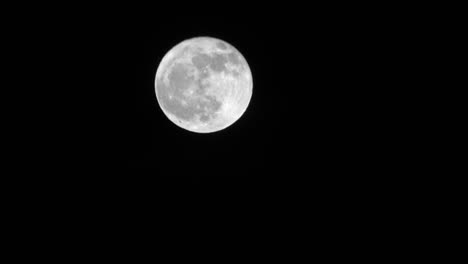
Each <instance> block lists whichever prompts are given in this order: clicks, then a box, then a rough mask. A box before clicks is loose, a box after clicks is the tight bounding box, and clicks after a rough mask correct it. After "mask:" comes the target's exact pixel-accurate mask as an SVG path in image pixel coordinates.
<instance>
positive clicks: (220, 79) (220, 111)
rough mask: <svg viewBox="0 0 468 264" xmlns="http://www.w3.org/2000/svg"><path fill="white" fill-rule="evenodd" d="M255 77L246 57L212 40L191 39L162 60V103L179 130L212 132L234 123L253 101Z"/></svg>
mask: <svg viewBox="0 0 468 264" xmlns="http://www.w3.org/2000/svg"><path fill="white" fill-rule="evenodd" d="M252 89H253V82H252V74H251V71H250V68H249V66H248V64H247V61H246V60H245V58H244V57H243V56H242V54H241V53H240V52H239V51H238V50H237V49H236V48H234V47H233V46H232V45H230V44H229V43H227V42H225V41H223V40H220V39H216V38H211V37H197V38H191V39H187V40H185V41H182V42H181V43H179V44H177V45H176V46H174V47H173V48H172V49H171V50H169V52H167V54H166V55H165V56H164V57H163V59H162V60H161V62H160V64H159V66H158V69H157V72H156V79H155V90H156V98H157V100H158V104H159V106H160V108H161V109H162V111H163V112H164V114H165V115H166V116H167V118H168V119H169V120H170V121H172V122H173V123H174V124H176V125H177V126H179V127H181V128H183V129H186V130H188V131H192V132H196V133H211V132H216V131H220V130H223V129H225V128H227V127H229V126H230V125H232V124H234V123H235V122H236V121H237V120H238V119H239V118H240V117H241V116H242V115H243V114H244V112H245V111H246V109H247V107H248V105H249V103H250V99H251V97H252Z"/></svg>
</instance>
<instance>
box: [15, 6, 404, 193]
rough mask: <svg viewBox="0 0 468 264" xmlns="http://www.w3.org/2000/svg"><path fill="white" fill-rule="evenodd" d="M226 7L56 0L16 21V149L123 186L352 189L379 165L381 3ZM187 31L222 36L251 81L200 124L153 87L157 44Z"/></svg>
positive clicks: (163, 46)
mask: <svg viewBox="0 0 468 264" xmlns="http://www.w3.org/2000/svg"><path fill="white" fill-rule="evenodd" d="M354 10H360V9H359V8H358V7H355V9H354ZM230 11H232V12H223V13H216V12H208V11H207V12H206V13H203V12H202V13H199V14H198V13H197V12H192V13H191V12H187V13H186V12H178V13H176V14H173V13H167V14H166V13H164V12H162V13H161V12H156V13H153V12H152V11H151V9H149V8H148V9H145V8H141V9H140V8H130V7H128V8H127V7H124V6H113V7H99V8H93V9H87V8H84V9H80V8H71V7H67V8H65V9H64V10H63V12H57V13H56V14H54V15H51V16H44V17H42V18H37V17H35V16H33V18H36V20H34V19H31V20H24V21H22V22H23V26H22V29H23V30H18V31H16V32H15V34H16V35H17V36H19V38H18V39H19V41H18V43H19V45H18V46H19V47H20V48H21V49H22V50H23V51H24V52H23V53H22V55H23V57H24V59H23V60H22V61H23V66H24V65H26V63H28V64H27V65H28V67H30V68H32V69H34V71H32V72H33V73H32V76H34V78H31V79H34V80H36V79H37V80H39V81H36V83H39V85H37V84H36V86H37V87H39V88H40V89H34V92H33V95H34V96H32V97H31V98H28V99H27V100H28V103H29V104H30V106H34V107H31V108H33V109H34V111H27V114H26V118H27V120H30V123H27V125H28V126H29V128H30V130H23V131H24V133H25V135H24V138H25V141H26V142H28V143H27V144H31V145H29V148H28V145H27V144H26V148H28V150H29V151H25V152H26V153H27V154H26V155H27V156H28V158H30V159H31V160H33V162H34V164H37V166H39V167H41V168H46V169H50V170H52V171H53V172H54V173H59V174H60V173H62V171H63V173H64V174H67V173H76V174H78V175H80V174H84V175H85V176H84V177H90V178H89V179H88V180H90V181H93V182H95V184H94V185H96V186H105V185H107V184H110V185H115V186H118V187H116V188H124V189H125V188H127V187H129V188H133V189H131V192H138V191H137V190H138V189H140V188H142V189H143V190H146V191H148V192H150V190H151V188H153V187H154V188H158V187H159V188H165V187H163V186H167V187H171V188H177V186H180V185H183V186H187V188H189V189H191V190H194V191H198V190H200V191H201V190H211V191H219V192H221V193H223V192H224V190H225V189H230V190H231V191H233V190H239V189H242V190H245V191H247V192H249V193H250V192H253V193H257V192H258V190H271V192H273V193H274V192H277V191H278V192H280V191H279V190H283V191H285V188H290V189H288V190H291V192H293V193H296V192H295V191H294V190H295V189H296V188H299V189H302V188H306V189H307V188H311V189H316V190H317V191H321V192H328V191H331V192H333V193H335V194H341V193H346V194H350V193H349V192H350V190H349V189H352V188H350V187H349V186H353V187H355V188H358V189H361V191H364V189H363V188H365V187H363V186H364V185H367V184H368V183H369V182H372V181H373V180H375V178H376V177H375V175H376V174H380V175H381V174H383V173H386V172H387V168H386V167H385V165H383V163H385V162H386V160H385V158H384V157H383V156H381V154H382V153H381V152H379V150H380V149H381V147H382V146H383V145H388V144H391V141H392V136H388V134H384V133H388V131H389V130H391V129H392V128H391V127H390V126H388V125H386V123H385V122H382V120H384V119H385V118H386V116H387V114H388V112H387V111H388V110H387V109H386V107H385V106H386V105H387V104H388V103H389V97H391V96H392V94H391V93H390V92H389V90H388V88H389V87H390V86H391V85H392V83H391V82H392V76H391V74H392V73H390V75H389V71H388V69H389V68H391V67H393V66H392V65H393V64H392V62H393V60H396V57H397V52H396V50H397V48H396V47H398V45H401V43H398V41H396V40H395V39H393V38H392V37H391V36H392V34H393V32H392V29H391V27H389V24H388V23H387V21H386V20H385V19H382V17H384V11H383V10H381V11H379V10H378V9H376V11H375V12H373V13H367V12H364V11H362V12H358V11H356V12H349V11H348V9H347V7H343V6H339V7H318V6H317V7H315V8H312V9H306V8H305V7H304V10H302V8H299V7H298V8H292V9H291V8H285V10H281V8H280V7H277V8H276V9H272V10H270V11H265V10H264V12H260V13H259V12H241V13H238V12H239V10H238V9H233V10H230ZM197 36H211V37H215V38H220V39H223V40H225V41H227V42H229V43H231V44H232V45H234V46H235V47H236V48H237V49H238V50H239V51H240V52H241V53H242V54H243V55H244V57H245V58H246V60H247V62H248V63H249V66H250V68H251V71H252V75H253V82H254V87H253V95H252V99H251V102H250V105H249V107H248V109H247V111H246V112H245V114H244V115H243V116H242V118H241V119H240V120H239V121H238V122H236V123H235V124H234V125H232V126H230V127H229V128H227V129H224V130H222V131H219V132H216V133H210V134H197V133H190V132H187V131H184V130H183V129H180V128H179V127H177V126H175V125H174V124H172V122H170V121H169V120H168V119H167V118H166V117H165V115H164V114H163V112H162V111H161V110H160V108H159V106H158V103H157V101H156V97H155V91H154V78H155V74H156V70H157V67H158V65H159V63H160V61H161V59H162V58H163V56H164V55H165V54H166V52H168V50H170V49H171V48H172V47H173V46H174V45H176V44H177V43H179V42H181V41H183V40H185V39H188V38H192V37H197ZM392 57H393V58H392ZM382 62H383V63H382ZM393 93H394V91H393ZM37 98H41V99H40V100H37ZM30 101H32V102H30ZM28 131H34V133H32V134H28ZM23 153H24V152H23ZM17 155H19V156H21V155H24V154H21V153H20V154H17ZM28 160H29V159H28ZM380 165H382V166H380ZM376 166H378V169H376ZM88 175H89V176H88ZM372 175H374V176H372ZM52 181H53V180H52ZM85 182H87V180H85ZM72 185H73V184H72ZM91 185H93V184H91ZM270 188H271V189H270ZM336 189H337V190H336ZM298 193H302V192H298ZM350 195H352V194H350Z"/></svg>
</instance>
